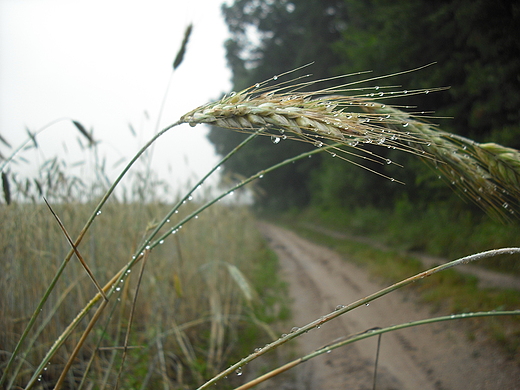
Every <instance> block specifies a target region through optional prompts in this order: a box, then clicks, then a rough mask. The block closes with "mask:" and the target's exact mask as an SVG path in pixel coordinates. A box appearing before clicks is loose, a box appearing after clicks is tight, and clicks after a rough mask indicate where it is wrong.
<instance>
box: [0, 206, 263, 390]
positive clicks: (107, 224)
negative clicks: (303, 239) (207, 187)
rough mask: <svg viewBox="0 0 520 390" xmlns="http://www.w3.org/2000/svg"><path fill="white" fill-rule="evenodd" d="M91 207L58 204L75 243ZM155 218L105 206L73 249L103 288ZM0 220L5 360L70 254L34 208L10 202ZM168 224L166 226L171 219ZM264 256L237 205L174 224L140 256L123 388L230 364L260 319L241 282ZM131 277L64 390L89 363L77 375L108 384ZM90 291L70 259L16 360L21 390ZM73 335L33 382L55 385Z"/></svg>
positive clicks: (183, 379)
mask: <svg viewBox="0 0 520 390" xmlns="http://www.w3.org/2000/svg"><path fill="white" fill-rule="evenodd" d="M187 207H189V208H193V206H187ZM91 209H92V206H91V205H88V204H73V203H67V204H63V205H59V206H57V207H56V208H55V211H56V213H58V214H59V215H60V218H61V219H62V222H63V223H64V225H65V226H67V228H68V229H69V231H70V232H71V234H76V233H77V232H78V231H79V230H80V229H81V227H82V226H81V223H82V222H83V221H84V220H85V219H86V218H87V217H88V213H89V212H90V210H91ZM165 211H166V206H165V205H160V204H118V203H108V204H106V205H105V207H104V208H103V212H102V214H101V215H99V216H98V217H97V218H98V219H97V221H96V224H94V225H93V227H92V229H91V230H90V231H89V233H88V234H87V236H86V237H85V239H84V244H83V245H81V246H80V247H79V250H80V251H81V254H82V256H83V257H84V259H85V260H86V261H87V262H88V264H89V266H90V267H91V268H92V269H93V270H94V271H95V275H96V277H97V278H98V280H99V281H100V282H101V283H102V284H103V283H104V281H106V280H109V279H110V278H111V277H112V275H113V274H114V273H116V272H117V271H118V270H119V268H120V267H121V264H124V263H125V262H126V261H127V260H128V258H129V257H130V256H131V253H132V250H133V249H135V248H136V246H137V245H138V243H139V242H140V241H141V240H142V235H143V232H146V231H147V229H150V228H151V227H152V226H151V225H149V224H150V222H151V221H153V220H155V219H157V218H158V217H159V216H161V215H163V214H164V213H165ZM0 213H1V216H0V218H1V219H2V221H5V222H4V224H3V227H2V230H1V237H0V253H2V261H3V265H2V268H3V272H2V274H1V276H0V288H1V289H2V291H4V292H6V293H4V294H2V295H1V297H0V318H2V319H3V320H2V332H0V344H1V345H2V349H3V351H4V355H3V356H2V361H4V363H5V361H6V357H7V356H6V355H5V354H6V353H7V351H13V350H14V347H15V345H16V341H17V338H18V336H17V335H20V334H21V333H22V331H23V328H24V326H25V324H26V322H27V320H28V319H29V318H30V316H31V314H32V311H33V310H34V305H35V302H38V300H39V299H40V298H41V296H42V294H43V293H44V292H45V287H46V286H47V285H49V283H50V282H51V280H52V277H53V275H54V274H55V272H56V269H57V268H58V267H59V264H60V262H61V259H62V258H63V257H65V256H66V254H67V252H68V249H69V248H68V245H67V242H66V241H65V240H64V238H63V234H62V232H61V231H60V229H59V228H58V225H57V224H56V223H55V221H54V220H53V217H52V215H51V214H50V213H49V211H48V209H47V208H46V207H45V206H44V205H39V204H35V205H28V204H12V205H11V206H10V207H2V208H1V209H0ZM171 223H175V218H172V221H171ZM147 225H149V226H147ZM265 256H266V249H265V248H264V247H263V243H262V240H261V239H260V237H259V234H258V233H257V231H256V229H255V227H254V220H253V218H252V217H251V215H250V214H249V212H248V211H247V210H246V209H244V208H243V207H231V206H224V205H216V206H213V207H212V208H211V209H209V210H208V211H207V212H206V213H205V214H203V215H201V216H200V217H199V218H197V219H196V220H194V221H193V222H192V226H189V227H188V226H186V227H183V228H182V229H180V230H179V231H178V232H177V233H176V234H175V235H174V237H172V239H170V240H167V241H165V242H164V243H163V244H162V245H159V246H158V247H157V248H156V249H155V250H154V251H153V254H152V255H151V256H150V259H149V260H148V262H149V265H148V266H147V268H146V272H145V273H144V274H143V280H142V281H141V287H140V298H139V299H138V304H136V306H135V313H134V318H135V320H134V324H133V329H135V331H134V332H132V334H131V338H130V340H131V346H138V348H136V349H131V350H129V357H128V358H127V367H128V368H129V369H130V371H129V372H125V375H123V381H122V387H123V388H129V387H131V386H130V382H132V381H136V380H138V378H139V381H142V380H143V379H144V378H148V379H147V382H148V384H149V385H150V384H153V383H156V384H159V383H161V382H162V381H163V378H168V379H164V380H165V381H166V383H168V386H183V385H187V384H194V383H200V382H201V378H202V377H203V376H208V375H213V374H216V373H217V372H218V371H219V370H221V369H222V368H224V367H223V365H224V364H225V362H228V361H229V359H230V358H235V359H236V358H238V356H236V345H237V344H238V342H239V341H238V334H239V333H240V332H241V331H245V329H247V328H251V327H252V326H253V325H252V324H255V325H254V326H255V327H256V326H259V324H262V319H261V318H258V316H260V317H261V316H262V315H261V313H258V311H256V310H254V305H253V299H257V298H258V296H257V294H258V293H257V292H256V291H255V289H254V286H252V285H251V284H250V282H249V278H250V277H251V276H252V274H253V273H256V272H261V270H260V269H258V267H257V264H258V263H259V262H261V261H262V260H263V259H264V257H265ZM74 260H75V259H74ZM132 272H133V273H131V274H129V276H131V277H130V278H129V280H128V282H125V283H119V281H117V283H116V284H117V286H118V287H117V288H116V292H115V294H114V295H113V297H112V298H111V304H113V306H112V305H110V306H109V307H107V309H106V312H105V313H104V315H103V317H102V318H101V319H100V320H99V323H100V325H101V326H100V328H99V329H97V330H96V331H95V332H94V333H95V335H93V336H94V337H91V338H89V340H88V342H87V343H86V344H85V345H84V347H83V348H84V352H83V353H82V354H81V359H80V362H78V363H77V364H75V365H74V368H73V371H74V372H75V374H73V375H72V377H71V378H70V380H69V382H68V383H69V384H68V386H69V387H71V386H72V387H73V385H72V382H73V381H76V382H77V381H79V378H81V376H80V375H79V374H78V373H79V372H80V371H82V370H83V369H84V364H86V363H85V361H88V360H89V359H90V358H93V357H95V360H94V366H93V367H92V369H91V373H90V374H88V376H87V377H88V379H89V381H90V383H97V384H98V385H99V386H101V384H102V383H104V382H106V381H108V382H109V383H113V382H114V380H115V379H114V372H115V373H117V370H116V369H115V368H114V366H113V365H114V364H116V363H117V360H118V359H120V357H116V356H117V354H116V352H117V350H114V349H112V348H114V347H118V346H119V347H120V346H121V345H122V343H123V339H124V334H125V326H126V323H127V321H128V316H129V310H130V307H131V303H132V295H133V294H134V291H135V289H136V279H137V274H138V270H132ZM263 288H269V286H265V285H264V286H263ZM95 293H96V289H95V287H94V286H93V284H92V283H91V281H90V280H89V279H88V277H86V273H85V272H84V270H83V269H82V267H81V265H80V264H79V262H77V261H71V262H70V264H69V266H68V267H67V268H66V270H65V271H64V273H63V275H62V277H61V280H60V281H59V283H58V284H57V286H56V288H55V290H54V291H53V292H52V293H51V295H50V296H49V298H48V300H47V302H46V304H45V306H44V307H43V310H42V312H41V313H40V316H39V319H38V321H37V322H36V324H35V326H34V331H33V332H32V333H31V335H30V340H32V339H33V338H34V340H35V343H34V344H33V345H32V346H30V349H29V354H28V355H27V356H25V357H24V362H25V363H24V365H23V366H22V369H21V371H20V373H19V374H18V376H17V378H16V380H15V381H14V383H15V384H18V385H19V386H23V383H26V382H27V381H28V379H29V376H30V374H31V367H33V366H34V364H35V363H36V362H39V361H41V360H42V359H43V358H44V355H45V354H46V352H47V350H48V349H49V348H50V346H51V344H52V343H53V341H54V340H56V339H57V338H58V337H59V335H60V333H61V332H62V330H63V329H64V328H65V327H66V326H67V325H68V324H69V323H70V322H71V321H72V320H73V319H74V317H75V315H76V312H77V311H78V307H81V306H84V305H85V304H86V303H87V302H88V300H89V299H90V298H91V297H92V296H93V295H94V294H95ZM255 312H256V313H257V314H255ZM265 325H266V324H265ZM40 327H41V332H39V331H40ZM105 327H106V328H105ZM266 329H268V327H266ZM81 332H82V330H78V331H76V332H74V333H73V334H72V335H71V336H70V337H69V339H68V341H67V342H66V343H65V344H64V346H63V347H62V348H61V350H60V352H59V353H57V354H56V355H55V356H54V357H53V358H52V360H51V361H50V363H49V365H48V366H46V370H45V372H44V373H43V374H42V375H41V376H40V377H39V379H40V380H39V382H40V383H47V385H50V383H52V382H53V381H55V380H56V374H57V372H59V370H60V369H62V368H63V363H64V362H65V361H66V360H67V354H68V351H70V349H71V348H72V347H73V346H74V343H75V342H76V340H77V338H78V336H79V334H80V333H81ZM263 332H264V334H266V333H265V332H266V331H265V330H264V331H263ZM261 336H262V335H261V334H260V335H258V337H260V338H261ZM29 342H30V341H29V340H27V342H26V344H27V343H29ZM98 343H99V344H98ZM159 346H160V348H159ZM81 361H83V363H82V362H81ZM161 361H164V362H165V364H166V365H167V368H168V371H167V375H166V373H164V374H165V375H166V376H164V375H163V373H162V372H161V368H160V364H158V363H159V362H161ZM163 368H164V367H163ZM111 370H113V371H114V372H111ZM78 375H79V376H78ZM105 376H107V377H105ZM73 378H75V379H73ZM142 383H143V385H144V382H142ZM134 385H135V383H133V384H132V386H134Z"/></svg>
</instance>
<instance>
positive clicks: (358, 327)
mask: <svg viewBox="0 0 520 390" xmlns="http://www.w3.org/2000/svg"><path fill="white" fill-rule="evenodd" d="M260 228H261V231H262V232H263V234H264V235H265V236H266V237H267V239H268V240H269V242H270V245H271V247H272V249H273V250H274V251H275V252H276V253H277V255H278V257H279V259H280V265H281V268H282V273H283V277H284V278H285V280H287V282H288V283H289V284H290V293H291V297H292V299H293V322H294V326H303V325H305V324H307V323H309V322H311V321H313V320H315V319H316V318H319V317H320V316H322V315H324V314H327V313H329V312H331V311H333V310H334V308H335V307H336V306H337V305H341V304H343V305H346V304H348V303H350V302H352V301H354V300H357V299H359V298H363V297H365V296H366V295H368V294H370V293H373V292H375V291H377V290H379V289H380V288H381V287H385V286H381V285H379V284H377V283H376V282H374V280H371V279H370V278H369V277H368V276H367V275H366V273H365V271H364V270H362V269H360V268H358V267H357V266H355V265H353V264H351V263H349V262H346V261H344V260H343V259H342V258H341V257H340V256H339V255H338V254H336V253H335V252H333V251H330V250H329V249H327V248H325V247H322V246H319V245H316V244H313V243H310V242H308V241H306V240H304V239H302V238H300V237H298V236H297V235H296V234H294V233H292V232H290V231H287V230H285V229H282V228H279V227H276V226H273V225H269V224H262V225H261V226H260ZM429 316H430V313H429V312H428V311H427V310H426V308H424V307H421V306H419V305H418V304H416V303H414V300H413V297H411V296H410V293H406V292H401V291H397V292H394V293H392V294H389V295H387V296H385V297H383V298H380V299H378V300H376V301H374V302H372V303H371V304H370V305H369V306H367V307H361V308H357V309H355V310H354V311H352V312H350V313H347V314H346V315H344V316H342V317H339V318H337V319H336V320H333V321H331V322H329V323H327V324H324V325H323V326H322V327H321V328H320V329H315V330H313V331H311V332H309V333H307V334H306V335H305V336H304V337H300V339H299V344H298V348H299V350H300V353H301V354H306V353H308V352H311V351H313V350H315V349H317V348H319V347H321V346H323V345H326V344H329V343H331V342H332V341H333V340H335V339H336V338H338V337H342V336H346V335H349V334H352V333H358V332H362V331H365V330H367V329H369V328H373V327H376V326H380V327H383V326H387V325H391V324H397V323H403V322H408V321H413V320H418V319H423V318H427V317H429ZM463 328H464V327H463V326H462V325H461V322H460V321H453V322H445V323H441V324H434V325H425V326H421V327H416V328H410V329H405V330H401V331H397V332H393V333H387V334H385V335H383V336H382V339H381V349H380V355H379V368H378V376H377V389H378V390H390V389H403V390H405V389H414V390H415V389H421V390H430V389H431V390H433V389H436V390H440V389H446V390H448V389H520V369H519V367H517V366H515V365H514V364H513V363H512V362H511V361H507V360H506V359H505V358H504V356H502V355H501V354H500V353H499V352H498V351H497V350H496V349H494V348H492V347H490V346H489V345H487V344H486V343H485V342H484V341H479V340H477V341H473V342H468V341H467V335H466V333H465V332H464V330H463ZM376 346H377V338H376V337H374V338H370V339H367V340H363V341H361V342H358V343H355V344H351V345H349V346H346V347H343V348H340V349H337V350H334V351H332V352H331V353H330V354H327V355H325V356H320V357H318V358H315V359H312V360H311V361H308V362H306V363H304V364H303V365H301V366H300V367H298V368H297V371H296V383H291V384H284V386H283V388H286V389H294V390H307V389H309V390H311V389H312V390H320V389H323V390H335V389H356V390H360V389H372V385H373V370H374V360H375V356H376V355H375V352H376Z"/></svg>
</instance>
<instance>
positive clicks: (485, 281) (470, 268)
mask: <svg viewBox="0 0 520 390" xmlns="http://www.w3.org/2000/svg"><path fill="white" fill-rule="evenodd" d="M305 227H306V228H308V229H311V230H314V231H316V232H319V233H322V234H325V235H328V236H330V237H335V238H339V239H348V240H351V241H357V242H361V243H363V244H367V245H370V246H372V247H374V248H377V249H381V250H383V251H388V250H391V248H389V247H387V246H386V245H384V244H381V243H379V242H376V241H374V240H372V239H370V238H367V237H360V236H355V235H351V234H345V233H340V232H335V231H333V230H329V229H325V228H323V227H321V226H316V225H312V224H306V225H305ZM403 254H404V255H410V256H413V257H415V258H416V259H418V260H420V261H421V263H422V264H423V265H424V266H425V267H427V268H430V267H434V266H436V265H438V264H443V263H446V262H448V261H449V260H447V259H443V258H441V257H435V256H430V255H425V254H423V253H418V252H403ZM452 260H455V259H452ZM456 271H457V272H461V273H466V274H470V275H474V276H476V277H478V279H479V282H478V283H479V286H480V287H482V288H486V287H496V288H510V289H514V290H519V291H520V278H519V277H517V276H514V275H506V274H504V273H500V272H495V271H491V270H489V269H486V268H482V267H479V266H478V265H475V264H466V265H464V266H462V267H457V268H456Z"/></svg>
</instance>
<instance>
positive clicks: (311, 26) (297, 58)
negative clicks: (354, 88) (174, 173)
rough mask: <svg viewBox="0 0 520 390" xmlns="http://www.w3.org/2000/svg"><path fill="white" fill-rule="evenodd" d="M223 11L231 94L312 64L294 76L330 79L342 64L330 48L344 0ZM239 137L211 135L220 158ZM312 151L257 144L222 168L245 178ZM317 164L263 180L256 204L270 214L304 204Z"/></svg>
mask: <svg viewBox="0 0 520 390" xmlns="http://www.w3.org/2000/svg"><path fill="white" fill-rule="evenodd" d="M222 9H223V13H224V16H225V19H226V23H227V25H228V27H229V30H230V32H231V38H230V39H229V40H228V41H227V43H226V52H227V60H228V64H229V66H230V67H231V69H232V73H233V84H234V88H235V90H241V89H243V88H245V87H248V86H250V85H254V84H255V83H257V82H260V81H264V80H267V79H270V78H272V77H273V76H274V75H278V74H280V73H282V72H285V71H288V70H291V69H295V68H297V67H300V66H302V65H305V64H308V63H311V62H315V64H314V65H312V66H310V67H309V68H307V69H305V71H304V72H300V73H298V74H295V75H294V76H292V77H296V75H302V74H304V73H309V72H310V73H312V74H313V78H324V77H329V76H331V69H333V68H334V67H337V66H338V65H339V63H340V62H339V55H338V54H336V53H334V52H333V51H332V50H331V48H330V43H331V42H333V41H335V40H337V39H339V38H340V36H341V29H342V28H343V27H344V11H345V4H344V2H343V1H342V0H326V1H321V0H301V1H297V2H289V1H286V0H237V1H235V2H234V3H233V4H232V5H229V6H228V5H224V6H223V8H222ZM289 77H291V76H289ZM243 138H244V135H243V134H239V133H233V132H229V131H223V130H221V129H218V128H213V129H212V130H211V131H210V134H209V139H210V141H211V142H212V143H213V144H214V145H215V147H216V150H217V152H218V153H220V154H225V153H227V152H228V151H230V150H231V149H232V148H233V147H234V146H235V145H237V144H238V143H239V142H240V140H242V139H243ZM310 148H312V146H311V145H309V144H305V143H300V142H284V141H282V142H280V143H278V144H276V145H273V143H272V142H271V141H270V140H269V139H263V140H257V141H256V143H255V145H254V147H249V148H247V150H244V151H243V152H242V153H240V154H239V155H237V156H236V157H234V158H233V159H231V160H229V162H228V163H227V164H226V165H225V167H224V168H225V170H226V171H227V172H231V173H238V174H240V175H249V174H251V173H255V172H256V171H258V170H259V169H262V168H265V167H267V166H269V165H270V164H273V163H275V162H278V161H281V160H283V159H285V158H287V157H292V156H294V155H296V154H299V153H301V152H303V151H306V150H309V149H310ZM320 160H321V158H320V156H315V157H313V158H312V159H307V160H305V161H302V162H298V163H296V164H294V165H291V166H288V167H285V168H282V169H280V170H278V171H277V172H273V173H272V174H270V175H267V176H266V177H265V178H264V179H262V181H261V182H260V183H259V184H260V185H261V187H262V189H263V190H264V192H265V193H267V194H268V195H269V196H266V197H264V198H261V199H259V200H258V203H259V204H260V205H262V206H264V207H269V208H272V209H284V208H288V207H292V206H298V207H301V206H304V205H305V204H307V203H308V202H309V200H310V192H309V187H308V183H309V181H310V179H309V177H310V176H309V175H310V172H311V171H312V170H313V169H315V168H316V167H317V166H319V163H320Z"/></svg>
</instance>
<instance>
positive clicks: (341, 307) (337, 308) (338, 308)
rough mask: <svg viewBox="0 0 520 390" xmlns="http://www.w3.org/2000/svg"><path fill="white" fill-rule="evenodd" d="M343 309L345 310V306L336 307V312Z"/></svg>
mask: <svg viewBox="0 0 520 390" xmlns="http://www.w3.org/2000/svg"><path fill="white" fill-rule="evenodd" d="M343 308H345V305H338V306H336V310H341V309H343Z"/></svg>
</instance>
